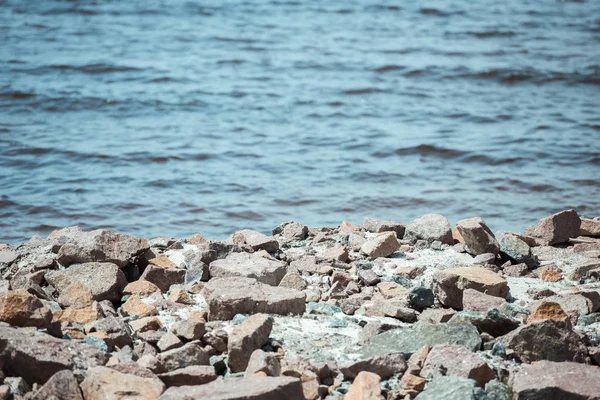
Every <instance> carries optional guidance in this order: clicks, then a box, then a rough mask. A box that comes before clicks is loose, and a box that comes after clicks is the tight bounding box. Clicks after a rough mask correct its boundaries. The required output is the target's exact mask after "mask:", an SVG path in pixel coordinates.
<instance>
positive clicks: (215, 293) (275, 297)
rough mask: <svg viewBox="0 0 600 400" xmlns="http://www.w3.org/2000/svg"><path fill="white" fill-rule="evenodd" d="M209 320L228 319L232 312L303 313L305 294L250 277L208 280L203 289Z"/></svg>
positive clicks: (233, 313)
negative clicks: (266, 283)
mask: <svg viewBox="0 0 600 400" xmlns="http://www.w3.org/2000/svg"><path fill="white" fill-rule="evenodd" d="M203 293H204V296H205V298H206V300H207V303H208V305H209V309H210V319H211V320H219V319H221V320H229V319H231V318H233V317H234V315H236V314H240V313H242V314H253V313H269V314H282V315H285V314H303V313H304V310H305V304H304V300H305V298H306V297H305V296H306V295H305V294H304V293H302V292H299V291H297V290H293V289H288V288H283V287H274V286H269V285H265V284H262V283H260V282H257V281H256V280H255V279H251V278H237V277H234V278H220V279H211V280H210V281H209V282H208V283H207V284H206V286H205V287H204V290H203Z"/></svg>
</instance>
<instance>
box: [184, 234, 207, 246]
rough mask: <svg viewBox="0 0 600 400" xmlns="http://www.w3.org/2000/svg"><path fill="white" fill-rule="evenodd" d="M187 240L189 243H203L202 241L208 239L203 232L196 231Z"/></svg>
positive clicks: (204, 241)
mask: <svg viewBox="0 0 600 400" xmlns="http://www.w3.org/2000/svg"><path fill="white" fill-rule="evenodd" d="M187 242H188V243H189V244H202V243H206V242H207V240H206V239H205V238H204V236H202V235H201V234H199V233H195V234H193V235H192V236H190V237H189V238H187Z"/></svg>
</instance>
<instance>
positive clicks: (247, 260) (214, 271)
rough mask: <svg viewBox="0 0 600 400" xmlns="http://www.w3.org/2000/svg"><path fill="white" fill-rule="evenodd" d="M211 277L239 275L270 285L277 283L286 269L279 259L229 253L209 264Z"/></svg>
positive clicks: (251, 254) (254, 254)
mask: <svg viewBox="0 0 600 400" xmlns="http://www.w3.org/2000/svg"><path fill="white" fill-rule="evenodd" d="M209 268H210V276H211V277H212V278H227V277H232V276H241V277H245V278H254V279H256V280H257V281H259V282H261V283H265V284H267V285H271V286H277V285H279V282H281V280H282V279H283V277H284V276H285V274H286V272H287V270H286V267H285V264H284V263H282V262H281V261H277V260H272V259H268V258H265V257H262V256H261V255H259V254H256V253H231V254H230V255H228V256H227V257H226V258H224V259H222V260H216V261H213V262H212V263H211V264H210V267H209Z"/></svg>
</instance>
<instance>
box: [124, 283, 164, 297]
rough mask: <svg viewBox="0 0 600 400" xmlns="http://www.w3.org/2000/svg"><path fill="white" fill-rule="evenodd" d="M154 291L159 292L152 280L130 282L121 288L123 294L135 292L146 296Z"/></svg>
mask: <svg viewBox="0 0 600 400" xmlns="http://www.w3.org/2000/svg"><path fill="white" fill-rule="evenodd" d="M156 292H160V289H159V288H158V286H156V285H155V284H154V283H152V282H148V281H141V280H138V281H134V282H131V283H129V284H128V285H127V286H125V288H124V289H123V294H124V295H128V294H137V295H138V296H140V297H147V296H150V295H151V294H152V293H156Z"/></svg>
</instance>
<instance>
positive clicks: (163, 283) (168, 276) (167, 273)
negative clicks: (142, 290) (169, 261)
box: [140, 264, 185, 293]
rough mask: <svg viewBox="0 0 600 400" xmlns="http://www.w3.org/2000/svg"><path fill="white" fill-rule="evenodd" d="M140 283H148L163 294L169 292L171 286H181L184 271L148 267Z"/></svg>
mask: <svg viewBox="0 0 600 400" xmlns="http://www.w3.org/2000/svg"><path fill="white" fill-rule="evenodd" d="M140 280H141V281H148V282H151V283H153V284H154V285H156V286H157V287H158V288H159V289H160V290H161V291H162V292H163V293H166V292H168V291H169V288H170V287H171V285H175V284H182V283H183V282H184V281H185V270H184V269H179V268H165V267H159V266H157V265H152V264H150V265H148V266H147V267H146V269H145V270H144V272H143V273H142V276H140Z"/></svg>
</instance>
